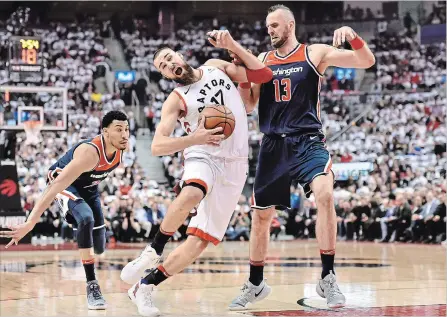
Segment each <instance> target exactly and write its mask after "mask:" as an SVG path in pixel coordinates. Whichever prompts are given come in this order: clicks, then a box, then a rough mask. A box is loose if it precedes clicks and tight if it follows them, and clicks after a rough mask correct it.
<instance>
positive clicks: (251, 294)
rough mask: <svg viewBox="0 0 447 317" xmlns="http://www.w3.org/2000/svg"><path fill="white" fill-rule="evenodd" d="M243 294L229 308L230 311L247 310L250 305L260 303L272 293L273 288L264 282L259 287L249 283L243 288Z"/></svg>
mask: <svg viewBox="0 0 447 317" xmlns="http://www.w3.org/2000/svg"><path fill="white" fill-rule="evenodd" d="M241 291H242V294H240V295H239V296H238V297H236V298H235V299H234V300H233V301H232V302H231V304H230V305H229V306H228V309H229V310H245V309H248V308H249V306H250V304H252V303H256V302H259V301H260V300H263V299H264V298H266V297H267V296H268V295H270V293H271V292H272V288H271V287H270V286H268V285H267V283H266V282H265V280H264V281H262V282H261V284H259V286H255V285H253V284H252V283H251V282H250V281H247V282H246V283H245V284H244V286H242V288H241Z"/></svg>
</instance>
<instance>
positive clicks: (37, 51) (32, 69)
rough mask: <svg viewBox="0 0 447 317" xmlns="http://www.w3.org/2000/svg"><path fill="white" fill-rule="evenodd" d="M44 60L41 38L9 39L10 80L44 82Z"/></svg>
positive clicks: (21, 37)
mask: <svg viewBox="0 0 447 317" xmlns="http://www.w3.org/2000/svg"><path fill="white" fill-rule="evenodd" d="M42 73H43V59H42V43H41V38H40V37H34V36H11V37H10V38H9V79H10V81H12V82H16V83H18V82H23V83H38V82H41V81H42Z"/></svg>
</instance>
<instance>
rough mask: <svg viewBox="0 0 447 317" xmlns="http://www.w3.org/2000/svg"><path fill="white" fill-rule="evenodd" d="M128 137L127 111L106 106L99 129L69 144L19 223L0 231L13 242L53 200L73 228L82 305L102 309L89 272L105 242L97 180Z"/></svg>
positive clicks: (104, 174)
mask: <svg viewBox="0 0 447 317" xmlns="http://www.w3.org/2000/svg"><path fill="white" fill-rule="evenodd" d="M128 139H129V123H128V120H127V116H126V115H125V114H124V113H123V112H121V111H110V112H108V113H107V114H106V115H105V116H104V117H103V118H102V134H100V135H98V136H96V137H94V138H93V139H90V140H86V141H82V142H80V143H78V144H76V145H75V146H74V147H72V148H71V149H70V150H68V151H67V153H65V155H63V156H62V157H61V158H60V159H59V160H58V161H57V162H56V163H54V164H53V165H52V166H51V167H50V169H49V171H48V180H47V181H48V186H47V188H46V189H45V191H44V193H43V194H42V196H41V197H40V200H39V201H38V202H37V203H36V205H35V206H34V208H33V210H32V212H31V214H30V215H29V217H28V219H27V221H26V222H25V223H24V224H21V225H18V226H12V227H10V229H11V231H2V232H0V236H2V237H9V238H12V240H11V241H10V242H9V243H8V245H7V246H6V248H8V247H9V246H11V245H12V244H13V243H15V244H17V243H18V242H19V240H20V239H22V238H23V237H24V236H25V235H26V234H27V233H28V232H30V231H31V230H32V229H33V227H34V226H35V225H36V223H38V222H39V219H40V216H41V215H42V214H43V212H44V211H45V210H46V209H47V208H48V207H49V206H50V205H51V202H52V201H53V200H56V201H57V202H58V203H59V206H60V207H61V210H62V212H63V215H64V217H65V219H66V220H67V222H68V223H70V224H72V225H73V228H74V229H75V230H76V231H77V243H78V248H79V253H80V255H81V261H82V264H83V266H84V270H85V276H86V279H87V306H88V309H105V308H106V302H105V300H104V297H103V296H102V293H101V290H100V287H99V285H98V281H97V279H96V276H95V264H94V262H95V260H94V257H93V253H95V254H102V253H103V252H104V250H105V246H106V238H105V233H106V229H105V224H104V216H103V213H102V210H101V201H100V199H99V191H98V184H99V183H100V182H101V181H103V180H104V179H106V178H107V175H108V174H109V173H110V172H112V171H113V170H114V169H115V168H117V167H118V166H119V165H120V163H121V158H122V155H123V151H124V150H125V149H126V148H127V142H128Z"/></svg>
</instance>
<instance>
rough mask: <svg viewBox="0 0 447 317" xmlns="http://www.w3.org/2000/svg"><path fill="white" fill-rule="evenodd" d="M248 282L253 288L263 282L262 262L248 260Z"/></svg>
mask: <svg viewBox="0 0 447 317" xmlns="http://www.w3.org/2000/svg"><path fill="white" fill-rule="evenodd" d="M248 280H249V281H250V283H251V284H253V285H255V286H259V285H260V284H261V283H262V281H263V280H264V261H252V260H250V277H249V278H248Z"/></svg>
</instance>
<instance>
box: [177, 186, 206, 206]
mask: <svg viewBox="0 0 447 317" xmlns="http://www.w3.org/2000/svg"><path fill="white" fill-rule="evenodd" d="M180 195H181V197H182V198H184V199H185V200H187V201H190V202H192V203H193V204H194V205H197V204H198V203H200V201H201V200H202V199H203V197H204V196H205V195H204V192H203V190H202V189H200V188H197V187H195V186H185V187H183V188H182V191H181V192H180Z"/></svg>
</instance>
